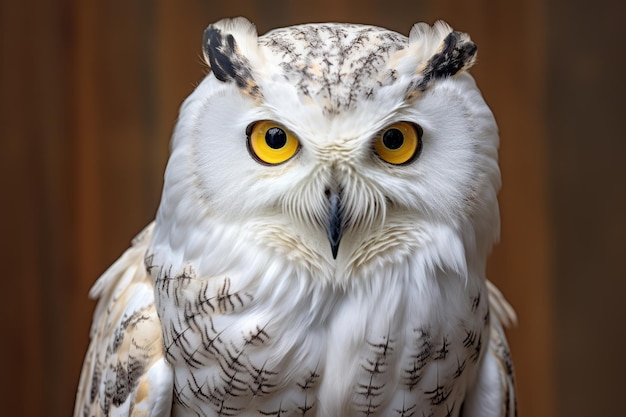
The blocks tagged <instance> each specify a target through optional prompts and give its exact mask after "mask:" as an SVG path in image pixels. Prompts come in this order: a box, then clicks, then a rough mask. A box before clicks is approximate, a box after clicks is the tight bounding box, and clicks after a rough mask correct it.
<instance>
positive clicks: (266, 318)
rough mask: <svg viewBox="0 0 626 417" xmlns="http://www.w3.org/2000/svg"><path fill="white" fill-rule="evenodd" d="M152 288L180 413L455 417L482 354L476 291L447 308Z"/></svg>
mask: <svg viewBox="0 0 626 417" xmlns="http://www.w3.org/2000/svg"><path fill="white" fill-rule="evenodd" d="M156 284H157V285H156V292H157V300H158V301H157V302H158V308H159V314H160V318H161V321H162V326H163V334H164V344H165V350H166V356H167V359H168V361H169V362H170V363H171V364H172V365H173V367H174V371H175V395H174V397H175V410H177V411H176V414H175V415H181V416H185V415H207V416H232V415H237V416H253V415H254V416H261V415H276V416H279V415H280V416H291V415H293V416H295V415H306V416H331V417H332V416H345V417H348V416H388V415H394V416H408V415H421V414H423V415H426V416H444V415H450V416H455V415H458V411H459V409H460V408H461V405H462V402H463V398H464V395H465V391H466V388H467V385H468V383H469V381H471V380H472V379H473V377H474V370H475V367H476V365H477V362H478V360H479V358H480V356H481V353H482V349H483V346H485V345H486V339H487V336H486V331H487V322H488V320H487V317H488V310H487V300H486V296H484V297H481V293H480V292H477V293H474V294H469V293H468V294H464V296H465V297H466V299H465V300H456V302H455V305H452V304H451V305H449V306H447V307H446V306H445V305H443V306H442V305H441V302H442V301H441V300H428V299H426V298H424V297H423V295H421V294H417V293H415V291H416V290H415V289H414V288H395V287H393V286H388V287H386V288H384V286H382V287H381V288H379V290H378V291H366V292H360V293H359V292H357V293H342V294H337V293H333V292H328V293H326V294H323V293H316V292H307V291H305V290H303V289H302V288H301V289H300V291H297V290H296V288H299V287H294V288H293V289H292V290H290V289H289V287H286V288H278V287H277V288H276V291H275V294H273V296H272V294H271V292H268V291H265V292H263V291H262V290H261V289H259V290H258V291H256V292H255V291H254V290H252V289H246V288H237V285H236V282H234V279H233V278H228V277H223V278H212V279H211V280H202V279H197V278H195V277H191V276H189V275H186V274H182V275H181V276H179V277H174V278H168V279H164V280H160V281H159V280H157V283H156ZM380 290H383V292H382V293H381V291H380ZM435 298H437V297H435ZM416 411H419V412H418V413H416ZM414 413H415V414H414Z"/></svg>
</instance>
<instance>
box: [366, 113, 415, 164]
mask: <svg viewBox="0 0 626 417" xmlns="http://www.w3.org/2000/svg"><path fill="white" fill-rule="evenodd" d="M422 133H423V131H422V128H421V127H420V126H419V125H416V124H414V123H409V122H397V123H394V124H392V125H390V126H387V127H386V128H385V129H383V130H382V132H380V134H379V135H378V137H377V138H376V142H374V149H375V150H376V153H377V154H378V156H379V157H380V158H381V159H382V160H383V161H385V162H388V163H390V164H393V165H404V164H408V163H409V162H412V161H413V160H414V159H415V158H417V156H418V155H419V153H420V151H421V150H422Z"/></svg>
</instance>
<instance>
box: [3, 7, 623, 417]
mask: <svg viewBox="0 0 626 417" xmlns="http://www.w3.org/2000/svg"><path fill="white" fill-rule="evenodd" d="M623 4H624V3H623V2H619V1H610V0H596V1H588V0H587V1H583V0H570V1H566V0H547V1H545V2H542V1H539V0H525V1H518V2H513V1H510V2H509V1H498V0H473V1H461V0H445V1H435V0H424V1H417V0H414V1H400V0H323V1H317V2H312V1H309V2H296V1H287V0H278V1H273V2H268V1H260V0H257V1H254V0H240V1H236V2H235V1H232V2H228V1H226V0H223V1H222V2H216V1H208V0H204V1H202V0H184V1H178V2H174V1H159V2H152V1H148V0H124V1H122V0H109V1H90V0H82V1H81V0H33V1H30V2H18V1H8V0H7V1H4V0H3V1H2V3H1V6H0V42H1V43H0V53H1V61H0V106H1V107H0V141H1V142H0V143H1V145H2V146H1V147H0V169H1V170H2V171H1V173H0V193H1V194H0V198H1V200H0V202H1V204H0V219H1V220H0V233H1V234H0V245H1V247H0V254H1V257H2V258H1V261H2V265H4V268H3V269H2V275H3V279H2V290H1V291H0V294H1V299H0V308H1V310H0V318H1V319H0V320H1V334H2V336H1V337H2V339H1V343H0V346H1V348H0V349H1V351H0V363H1V364H2V365H1V368H0V375H1V376H2V382H1V385H0V404H1V405H0V414H2V415H6V416H68V415H70V413H71V409H72V407H73V401H74V392H75V388H76V384H77V380H78V375H79V371H80V366H81V362H82V358H83V354H84V352H85V349H86V345H87V341H88V340H87V339H88V338H87V334H88V328H89V323H90V321H91V313H92V309H93V303H92V302H91V301H89V300H88V299H87V292H88V289H89V287H90V286H91V284H92V283H93V282H94V280H95V279H96V278H97V276H98V275H99V274H100V273H102V272H103V271H104V269H105V268H106V267H107V266H108V265H110V264H111V262H112V261H114V260H115V259H116V257H117V256H118V255H119V254H120V253H121V252H122V251H123V250H124V249H125V248H126V247H127V246H128V243H129V240H130V239H131V238H132V237H133V235H134V234H135V233H136V232H138V231H139V230H140V229H141V228H142V227H143V226H144V225H145V224H147V223H148V222H149V221H150V220H151V219H152V217H153V216H154V213H155V210H156V207H157V204H158V201H159V194H160V188H161V184H162V175H163V169H164V166H165V163H166V160H167V154H168V141H169V135H170V132H171V129H172V126H173V124H174V122H175V119H176V115H177V107H178V106H179V104H180V103H181V101H182V100H183V98H184V97H185V96H186V95H187V94H189V93H190V92H191V90H192V89H193V87H194V85H195V84H196V83H197V82H198V81H199V80H200V79H201V77H202V76H203V74H204V72H205V67H204V65H202V64H201V59H200V51H201V49H200V44H201V38H202V32H203V29H204V28H205V27H206V25H207V24H208V23H210V22H213V21H215V20H217V19H219V18H221V17H225V16H235V15H245V16H247V17H248V18H249V19H251V20H253V21H254V22H256V23H257V26H258V28H259V32H261V33H263V32H265V31H267V30H268V29H270V28H272V27H276V26H282V25H289V24H295V23H302V22H309V21H326V20H333V21H351V22H361V23H372V24H376V25H380V26H386V27H389V28H392V29H395V30H398V31H400V32H402V33H405V34H408V31H409V29H410V27H411V25H412V24H413V23H415V22H417V21H422V20H423V21H427V22H431V23H432V22H433V21H434V20H436V19H438V18H443V19H445V20H447V21H448V22H449V23H451V24H452V25H453V26H454V27H455V28H456V29H458V30H463V31H467V32H469V33H470V34H471V36H472V38H473V39H474V40H475V42H476V43H477V44H478V46H479V63H478V65H477V66H476V67H475V68H474V69H473V70H472V73H473V74H474V75H475V77H476V78H477V80H478V83H479V85H480V86H481V88H482V90H483V93H484V95H485V97H486V99H487V102H488V103H489V104H490V105H491V107H492V109H493V111H494V113H495V114H496V117H497V119H498V121H499V124H500V129H501V139H502V142H501V153H500V155H501V165H502V172H503V180H504V188H503V190H502V192H501V194H500V201H501V209H502V218H503V224H502V240H501V243H500V245H499V246H498V247H497V248H496V249H495V252H494V254H493V256H492V258H491V263H490V277H491V279H492V280H493V281H495V282H496V283H497V284H498V285H499V286H500V288H501V289H502V290H503V292H504V293H505V294H506V295H507V297H508V298H509V300H510V301H511V302H512V304H513V305H514V306H515V308H516V309H517V311H518V314H519V321H520V324H519V326H518V327H517V328H515V329H512V330H511V331H510V332H509V335H510V341H511V345H512V349H513V356H514V359H515V361H516V367H517V374H518V381H519V405H520V415H521V416H537V417H543V416H559V417H565V416H568V417H572V416H604V415H607V416H608V415H614V416H617V415H624V411H623V408H624V406H623V405H622V403H621V401H620V400H621V399H622V398H623V397H621V396H622V395H623V391H624V388H626V382H624V379H623V377H624V375H626V355H624V354H623V353H622V352H623V351H624V348H625V347H626V346H625V344H626V337H625V335H624V331H625V330H626V326H625V325H624V320H625V319H626V314H625V313H626V299H625V294H626V259H625V258H626V243H625V242H626V220H625V218H626V185H625V181H624V180H625V178H626V161H625V158H626V137H625V136H626V135H625V134H624V128H623V126H622V125H623V119H624V117H625V116H624V110H625V105H624V97H626V89H625V87H624V86H625V84H626V83H625V82H624V80H623V79H622V78H623V77H624V75H625V65H624V64H625V62H624V55H625V52H624V50H625V47H626V42H625V39H626V30H625V29H624V27H625V26H624V24H623V20H624V17H625V16H626V13H625V11H624V6H623Z"/></svg>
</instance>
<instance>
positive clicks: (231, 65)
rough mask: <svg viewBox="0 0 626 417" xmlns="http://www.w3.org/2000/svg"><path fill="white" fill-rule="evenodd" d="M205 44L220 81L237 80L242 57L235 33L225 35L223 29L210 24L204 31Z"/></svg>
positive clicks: (212, 66) (206, 52) (211, 65)
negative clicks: (237, 48)
mask: <svg viewBox="0 0 626 417" xmlns="http://www.w3.org/2000/svg"><path fill="white" fill-rule="evenodd" d="M203 46H204V55H205V56H206V57H207V58H208V61H209V66H210V67H211V70H212V71H213V73H214V74H215V77H216V78H217V79H218V80H220V81H231V80H236V78H237V74H238V72H240V71H239V70H238V69H237V67H238V66H240V65H241V62H240V61H241V58H242V57H241V56H239V55H238V54H237V51H236V43H235V38H234V37H233V35H231V34H228V35H226V36H223V35H222V31H221V30H219V29H218V28H216V27H214V26H209V27H208V28H206V30H205V31H204V43H203Z"/></svg>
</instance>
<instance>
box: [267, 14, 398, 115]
mask: <svg viewBox="0 0 626 417" xmlns="http://www.w3.org/2000/svg"><path fill="white" fill-rule="evenodd" d="M259 45H260V46H261V47H262V48H263V49H264V50H265V51H266V52H267V53H268V54H265V55H266V59H267V61H268V62H266V65H268V67H269V68H271V70H272V72H277V73H278V74H279V75H280V76H282V77H283V78H284V79H285V81H286V82H288V83H290V84H291V85H293V86H294V87H295V88H296V91H297V93H298V95H301V96H303V97H305V98H308V99H312V100H314V101H316V102H318V103H320V105H322V107H323V110H324V112H325V113H327V114H329V113H330V114H335V113H339V112H342V111H344V110H348V109H351V108H353V107H354V106H355V105H356V104H357V103H358V102H360V101H361V100H364V99H368V98H372V97H374V96H375V95H376V91H377V89H379V88H380V87H382V86H383V85H385V84H387V83H390V82H392V81H393V77H390V76H389V74H388V67H387V62H388V60H389V58H390V56H391V55H392V54H393V53H395V52H397V51H399V50H401V49H404V48H406V47H407V45H408V39H407V38H406V37H405V36H402V35H400V34H398V33H396V32H392V31H389V30H386V29H382V28H378V27H373V26H363V25H347V24H332V23H327V24H308V25H301V26H293V27H288V28H281V29H276V30H273V31H271V32H269V33H267V34H265V35H264V36H262V37H260V38H259Z"/></svg>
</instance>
